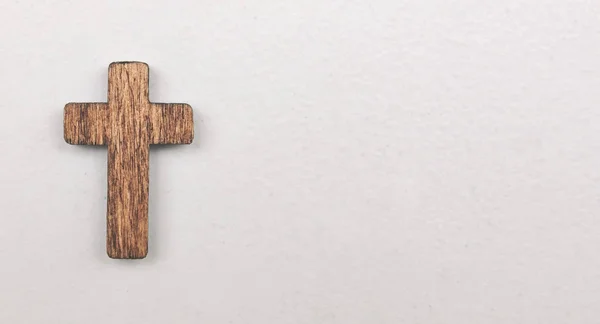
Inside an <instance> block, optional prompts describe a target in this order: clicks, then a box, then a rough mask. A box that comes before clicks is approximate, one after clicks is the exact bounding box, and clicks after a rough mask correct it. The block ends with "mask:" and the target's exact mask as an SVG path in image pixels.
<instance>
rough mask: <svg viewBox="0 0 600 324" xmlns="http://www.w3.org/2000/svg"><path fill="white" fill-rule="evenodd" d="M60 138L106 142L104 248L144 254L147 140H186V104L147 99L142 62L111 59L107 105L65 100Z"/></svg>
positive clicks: (190, 132) (120, 254) (189, 131)
mask: <svg viewBox="0 0 600 324" xmlns="http://www.w3.org/2000/svg"><path fill="white" fill-rule="evenodd" d="M64 121H65V130H64V131H65V141H66V142H67V143H69V144H79V145H108V202H107V203H108V206H107V237H106V250H107V253H108V256H109V257H111V258H114V259H141V258H144V257H145V256H146V254H147V253H148V164H149V147H150V144H190V143H191V142H192V139H193V137H194V123H193V117H192V108H191V107H190V106H189V105H187V104H166V103H151V102H150V100H149V98H148V65H147V64H145V63H141V62H115V63H112V64H110V66H109V68H108V103H96V102H93V103H68V104H67V105H66V106H65V112H64Z"/></svg>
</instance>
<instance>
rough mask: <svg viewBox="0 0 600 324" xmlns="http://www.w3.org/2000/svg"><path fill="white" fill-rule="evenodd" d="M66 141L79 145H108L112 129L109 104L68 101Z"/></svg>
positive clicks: (65, 116) (65, 117)
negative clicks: (109, 118) (109, 119)
mask: <svg viewBox="0 0 600 324" xmlns="http://www.w3.org/2000/svg"><path fill="white" fill-rule="evenodd" d="M64 119H65V129H64V131H65V141H66V142H67V143H69V144H79V145H106V144H107V143H108V133H109V129H110V125H109V121H108V104H106V103H96V102H92V103H68V104H67V105H66V106H65V113H64Z"/></svg>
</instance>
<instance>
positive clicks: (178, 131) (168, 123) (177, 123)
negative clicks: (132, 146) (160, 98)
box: [149, 103, 194, 144]
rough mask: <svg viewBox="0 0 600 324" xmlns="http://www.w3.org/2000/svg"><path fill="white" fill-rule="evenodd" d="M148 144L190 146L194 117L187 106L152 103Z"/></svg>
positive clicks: (192, 136) (190, 108)
mask: <svg viewBox="0 0 600 324" xmlns="http://www.w3.org/2000/svg"><path fill="white" fill-rule="evenodd" d="M149 124H150V128H149V129H150V144H190V143H191V142H192V140H193V139H194V117H193V113H192V107H190V105H188V104H166V103H152V104H151V106H150V123H149Z"/></svg>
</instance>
